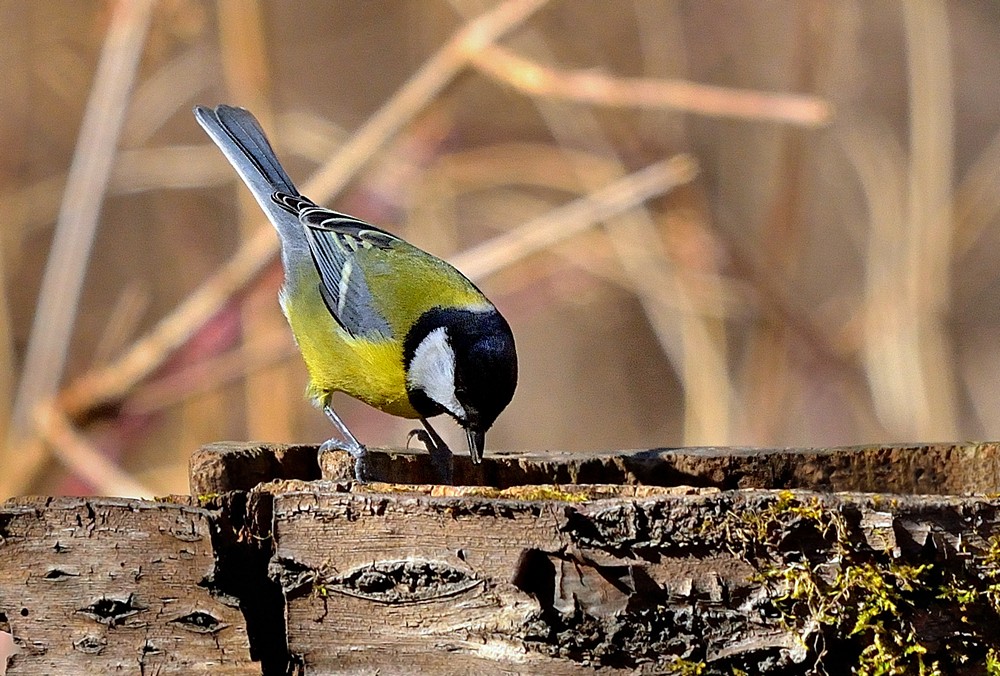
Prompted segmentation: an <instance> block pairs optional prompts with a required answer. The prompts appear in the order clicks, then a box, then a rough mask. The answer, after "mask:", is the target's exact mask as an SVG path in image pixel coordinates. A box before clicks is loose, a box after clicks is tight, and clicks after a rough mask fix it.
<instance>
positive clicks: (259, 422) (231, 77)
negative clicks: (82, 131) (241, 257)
mask: <svg viewBox="0 0 1000 676" xmlns="http://www.w3.org/2000/svg"><path fill="white" fill-rule="evenodd" d="M216 7H217V11H218V26H219V46H220V51H221V56H222V75H223V80H224V81H225V84H226V91H227V96H228V97H229V98H230V100H231V101H233V102H235V103H238V104H239V105H241V106H244V107H246V108H248V109H250V110H252V111H254V115H256V116H257V118H258V119H259V120H260V123H261V125H263V127H264V128H265V129H273V128H274V118H273V116H272V114H271V104H270V100H269V99H270V96H269V95H268V92H270V90H271V75H270V66H269V64H268V59H267V48H266V37H267V36H266V35H265V31H264V16H263V8H262V6H261V3H260V2H259V0H250V1H247V0H218V1H217V3H216ZM234 179H235V176H234ZM236 182H237V183H238V181H236ZM238 191H239V198H238V200H237V203H238V205H239V221H240V228H239V230H240V237H241V239H242V240H244V241H245V240H246V239H248V238H251V237H253V234H254V232H255V231H256V229H257V228H258V227H259V225H260V207H258V206H257V202H256V200H255V199H254V198H253V196H252V195H251V194H250V192H249V191H248V190H245V189H244V188H243V186H242V185H240V187H239V188H238ZM240 323H241V325H242V337H241V340H242V341H243V342H244V343H247V344H250V345H254V344H256V343H257V342H258V339H259V338H260V337H262V336H266V335H269V334H271V333H274V332H275V331H277V330H287V327H286V322H285V318H284V317H283V316H282V315H281V313H280V312H279V311H278V309H277V304H276V303H275V302H274V294H273V292H272V290H271V289H270V288H264V287H258V288H255V289H252V290H251V291H250V293H249V294H247V296H246V297H245V298H244V299H243V302H242V304H241V308H240ZM296 394H297V393H296V392H294V388H293V386H292V383H291V378H290V374H289V373H288V370H287V369H286V368H285V367H284V366H283V365H282V364H276V365H274V366H272V367H270V368H266V369H262V370H259V371H256V372H253V373H247V377H246V379H245V381H244V383H243V395H244V399H245V406H244V419H245V421H246V435H247V438H249V439H272V440H277V441H283V440H291V438H292V421H293V416H292V408H291V403H292V402H293V401H296V399H297V397H296ZM205 396H208V395H207V394H206V395H205ZM202 399H204V397H202Z"/></svg>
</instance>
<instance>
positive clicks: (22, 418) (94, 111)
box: [0, 0, 154, 495]
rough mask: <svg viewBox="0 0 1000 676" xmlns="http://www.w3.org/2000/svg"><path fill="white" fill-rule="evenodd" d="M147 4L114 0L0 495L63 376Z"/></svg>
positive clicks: (13, 483)
mask: <svg viewBox="0 0 1000 676" xmlns="http://www.w3.org/2000/svg"><path fill="white" fill-rule="evenodd" d="M153 4H154V3H153V1H152V0H119V2H117V3H116V5H115V8H114V12H113V13H112V17H111V23H110V26H109V27H108V33H107V36H106V37H105V41H104V45H103V47H102V49H101V55H100V59H99V61H98V64H97V70H96V72H95V74H94V80H93V85H92V87H91V91H90V96H89V98H88V101H87V106H86V109H85V111H84V116H83V121H82V122H81V125H80V135H79V138H78V140H77V146H76V152H75V153H74V156H73V162H72V164H71V166H70V170H69V175H68V177H67V180H66V191H65V193H64V194H63V200H62V206H61V207H60V211H59V217H58V219H57V222H56V230H55V237H54V240H53V245H52V250H51V251H50V253H49V259H48V262H47V264H46V268H45V273H44V276H43V278H42V285H41V289H40V291H39V294H38V304H37V307H36V312H35V318H34V323H33V325H32V329H31V335H30V339H29V342H28V348H27V355H26V357H25V361H24V366H23V368H22V370H21V381H20V383H19V385H18V390H17V394H16V396H15V399H14V407H13V411H12V414H11V425H10V429H9V430H8V434H7V443H6V446H5V450H6V453H7V456H8V457H6V458H5V459H4V467H5V472H4V473H3V475H2V476H0V495H10V494H12V493H13V492H16V489H18V488H20V487H22V486H24V485H25V484H26V483H27V482H28V481H29V480H30V477H31V476H33V475H34V473H35V470H36V468H37V467H38V465H39V464H40V462H41V460H42V458H40V457H38V456H37V455H34V454H31V453H22V452H19V449H20V446H21V443H22V440H23V439H24V438H25V437H27V436H29V435H30V434H31V427H32V424H33V420H32V416H33V411H34V410H35V408H36V407H37V406H38V405H39V403H41V402H44V401H48V400H50V399H51V398H52V397H53V396H54V395H55V393H56V391H57V388H58V386H59V382H60V380H61V379H62V375H63V368H64V366H65V362H66V354H67V350H68V346H69V340H70V336H71V333H72V329H73V324H74V319H75V317H76V310H77V306H78V301H79V297H80V291H81V290H82V286H83V279H84V274H85V272H86V267H87V262H88V260H89V258H90V250H91V246H92V244H93V240H94V234H95V232H96V229H97V223H98V218H99V217H100V211H101V205H102V203H103V201H104V195H105V192H106V190H107V185H108V177H109V176H110V173H111V167H112V164H113V162H114V157H115V151H116V148H117V146H118V138H119V135H120V133H121V129H122V124H123V122H124V119H125V110H126V108H127V104H128V96H129V93H130V92H131V90H132V86H133V83H134V81H135V77H136V74H137V71H138V66H139V58H140V56H141V54H142V48H143V46H144V44H145V39H146V33H147V30H148V27H149V22H150V17H151V14H152V7H153ZM26 448H27V447H26Z"/></svg>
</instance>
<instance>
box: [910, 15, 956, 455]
mask: <svg viewBox="0 0 1000 676" xmlns="http://www.w3.org/2000/svg"><path fill="white" fill-rule="evenodd" d="M902 10H903V27H904V29H905V34H906V64H907V71H906V72H907V77H908V80H909V85H910V164H909V170H908V179H909V181H908V185H907V220H908V222H909V225H910V228H911V230H910V232H908V237H909V238H910V241H909V243H908V244H906V245H905V247H904V248H905V249H906V250H907V253H908V260H907V269H906V274H907V280H908V281H907V284H908V286H909V287H910V289H912V292H913V294H914V298H913V300H914V304H913V310H914V311H915V312H916V316H917V317H918V318H919V319H918V320H917V339H918V349H917V353H916V358H917V359H918V361H917V362H916V363H914V365H913V366H914V369H915V372H916V373H918V374H919V378H920V380H921V381H922V382H921V384H922V385H923V388H924V389H923V390H922V391H919V392H918V391H914V390H911V391H910V393H909V396H910V397H912V398H914V399H917V400H921V401H920V404H921V405H920V409H922V410H918V411H915V412H916V413H917V416H916V418H915V422H916V423H917V427H916V430H915V432H916V434H917V437H916V438H919V439H938V438H943V439H954V438H956V436H957V435H958V421H957V416H958V413H957V407H958V403H957V401H958V392H957V391H956V377H955V373H954V371H953V369H952V365H953V364H954V362H955V358H954V349H953V347H952V345H951V339H950V337H949V336H948V330H947V327H946V326H945V321H946V317H947V316H948V313H949V311H950V305H951V260H952V258H951V257H952V227H953V223H952V205H953V194H952V189H953V186H952V181H953V174H954V162H955V150H954V147H955V104H954V100H953V89H954V85H953V82H952V75H953V73H952V62H951V50H952V46H951V42H950V39H949V28H950V27H949V24H948V3H947V2H945V1H944V0H926V1H924V2H914V3H904V4H903V5H902Z"/></svg>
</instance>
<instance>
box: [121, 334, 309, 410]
mask: <svg viewBox="0 0 1000 676" xmlns="http://www.w3.org/2000/svg"><path fill="white" fill-rule="evenodd" d="M295 355H296V348H295V343H294V342H293V341H292V338H291V334H290V333H289V332H288V328H287V327H281V330H275V331H272V332H271V333H266V334H261V335H258V336H257V337H255V338H254V339H253V341H251V342H244V343H243V344H242V345H241V346H240V347H238V348H235V349H233V350H230V351H228V352H225V353H222V354H220V355H217V356H214V357H209V358H207V359H203V360H201V361H198V362H195V363H193V364H191V365H190V366H186V367H184V368H181V369H178V370H177V371H174V372H172V373H169V374H167V375H164V376H162V377H160V378H157V379H155V380H151V381H149V382H147V383H142V384H140V385H138V386H137V387H136V388H135V389H134V390H133V391H132V392H131V393H130V394H129V397H128V400H127V401H126V403H125V407H124V412H125V413H127V414H129V415H147V414H150V413H155V412H157V411H162V410H164V409H168V408H170V407H172V406H177V405H178V404H180V403H182V402H184V401H186V400H188V399H190V398H192V397H197V396H200V395H204V394H206V393H208V392H212V391H215V390H218V389H219V388H221V387H223V386H224V385H227V384H229V383H233V382H236V381H237V380H239V379H240V378H244V377H246V376H247V375H249V374H253V373H256V372H259V371H261V370H262V369H266V368H268V367H271V366H274V365H275V364H279V363H281V362H285V361H288V360H290V359H292V358H294V357H295Z"/></svg>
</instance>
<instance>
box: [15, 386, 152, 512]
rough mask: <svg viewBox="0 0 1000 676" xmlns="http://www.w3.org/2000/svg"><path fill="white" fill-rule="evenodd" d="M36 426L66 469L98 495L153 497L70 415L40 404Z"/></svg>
mask: <svg viewBox="0 0 1000 676" xmlns="http://www.w3.org/2000/svg"><path fill="white" fill-rule="evenodd" d="M34 424H35V429H36V430H37V431H38V436H39V438H41V439H42V440H43V441H44V442H45V444H46V445H47V446H48V448H49V450H50V452H51V453H52V455H53V456H54V457H55V458H56V459H57V460H58V461H59V462H60V463H62V465H63V466H64V467H66V469H68V470H69V471H71V472H72V473H73V474H75V475H76V476H78V477H80V478H81V479H83V480H84V481H86V482H87V483H89V484H90V485H91V486H92V487H93V488H94V491H95V493H96V494H97V495H118V496H122V497H129V498H152V497H153V496H154V495H155V493H154V492H153V491H152V490H150V489H149V488H148V487H147V486H144V485H142V484H141V483H139V482H138V481H136V480H135V479H134V478H133V477H132V476H131V475H129V474H128V472H125V471H124V470H123V469H122V468H121V467H119V466H118V465H117V464H116V463H114V462H112V461H111V460H109V459H108V457H107V456H106V455H104V454H103V453H101V451H100V450H98V449H97V448H94V447H93V446H92V445H91V443H90V442H89V441H88V440H87V439H86V438H85V437H84V436H83V435H82V434H80V433H79V432H78V431H77V430H76V429H75V428H74V427H73V425H72V424H71V423H70V421H69V418H67V417H66V414H65V413H64V412H63V411H61V410H60V409H59V408H57V407H55V406H52V405H51V404H48V403H44V404H42V405H40V406H39V407H38V408H37V409H36V410H35V413H34Z"/></svg>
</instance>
